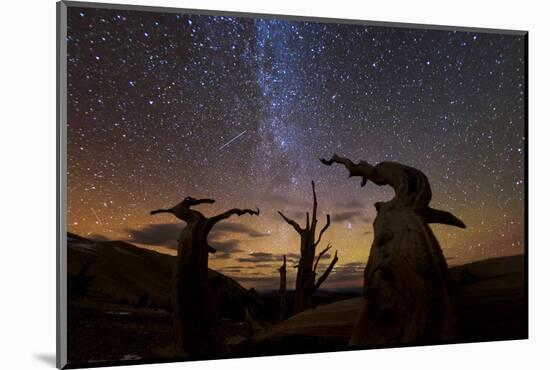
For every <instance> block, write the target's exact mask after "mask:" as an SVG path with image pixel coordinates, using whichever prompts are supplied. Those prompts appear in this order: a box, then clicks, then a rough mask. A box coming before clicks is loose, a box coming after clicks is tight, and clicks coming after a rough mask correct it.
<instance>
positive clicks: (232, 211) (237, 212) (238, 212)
mask: <svg viewBox="0 0 550 370" xmlns="http://www.w3.org/2000/svg"><path fill="white" fill-rule="evenodd" d="M244 214H249V215H259V214H260V210H259V209H258V208H256V210H255V211H254V210H252V209H248V208H245V209H238V208H233V209H230V210H228V211H225V212H224V213H220V214H219V215H217V216H214V217H211V218H210V219H209V223H210V226H214V225H215V224H216V223H218V222H220V221H221V220H225V219H226V218H229V217H231V216H232V215H237V216H242V215H244Z"/></svg>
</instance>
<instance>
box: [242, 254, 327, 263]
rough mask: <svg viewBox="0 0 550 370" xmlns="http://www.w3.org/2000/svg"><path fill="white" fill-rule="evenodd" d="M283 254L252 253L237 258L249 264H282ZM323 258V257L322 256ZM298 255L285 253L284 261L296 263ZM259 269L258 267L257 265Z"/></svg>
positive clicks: (298, 258)
mask: <svg viewBox="0 0 550 370" xmlns="http://www.w3.org/2000/svg"><path fill="white" fill-rule="evenodd" d="M283 255H284V254H282V253H281V254H275V253H268V252H253V253H249V254H247V255H246V257H240V258H237V261H239V262H244V263H246V262H250V263H256V264H258V263H262V262H282V261H283ZM323 258H324V256H323ZM299 260H300V255H299V254H297V253H286V261H287V263H289V264H294V263H298V261H299ZM257 266H258V267H259V265H257Z"/></svg>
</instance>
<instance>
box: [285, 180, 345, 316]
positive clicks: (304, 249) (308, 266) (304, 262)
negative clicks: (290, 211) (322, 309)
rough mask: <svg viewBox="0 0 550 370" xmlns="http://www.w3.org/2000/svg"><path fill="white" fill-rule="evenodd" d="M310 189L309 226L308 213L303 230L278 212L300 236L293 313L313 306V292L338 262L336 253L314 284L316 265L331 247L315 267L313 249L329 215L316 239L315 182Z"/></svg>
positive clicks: (322, 232) (328, 220) (325, 228)
mask: <svg viewBox="0 0 550 370" xmlns="http://www.w3.org/2000/svg"><path fill="white" fill-rule="evenodd" d="M311 187H312V189H313V210H312V215H311V224H310V220H309V212H306V226H305V227H304V228H302V227H300V225H299V224H298V223H297V222H296V221H294V220H291V219H289V218H288V217H286V216H285V215H284V214H283V213H282V212H280V211H279V214H280V215H281V217H282V218H283V219H284V220H285V221H286V222H287V223H288V224H290V225H291V226H292V227H294V230H296V232H297V233H298V234H300V262H299V263H298V273H297V275H296V291H295V295H294V313H298V312H301V311H304V310H306V309H308V308H311V307H312V306H313V293H314V292H315V290H317V289H319V287H320V286H321V284H322V283H323V281H325V280H326V278H327V277H328V275H329V274H330V271H331V270H332V268H333V267H334V265H335V264H336V262H337V261H338V256H337V255H338V251H337V252H336V253H335V254H334V258H333V260H332V262H331V264H330V265H329V267H328V268H327V270H326V271H325V272H324V273H323V275H322V276H321V278H319V280H318V281H317V283H315V276H316V271H315V269H316V268H317V264H318V263H319V260H320V259H321V257H322V255H323V254H324V253H326V252H327V251H328V250H329V249H330V248H331V247H330V246H328V247H327V248H326V249H325V250H324V251H323V252H321V254H319V257H318V258H317V263H315V266H314V265H313V262H314V260H315V249H316V248H317V245H318V244H319V242H320V241H321V237H322V236H323V234H324V232H325V231H326V230H327V229H328V227H329V226H330V215H329V214H327V222H326V224H325V226H324V227H323V228H322V229H321V232H320V233H319V236H318V237H317V238H316V237H315V233H316V228H317V194H316V193H315V182H313V181H312V182H311Z"/></svg>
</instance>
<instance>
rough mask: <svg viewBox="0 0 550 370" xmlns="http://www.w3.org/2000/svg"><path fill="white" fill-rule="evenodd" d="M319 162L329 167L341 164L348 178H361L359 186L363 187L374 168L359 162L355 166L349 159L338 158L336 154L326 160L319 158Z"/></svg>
mask: <svg viewBox="0 0 550 370" xmlns="http://www.w3.org/2000/svg"><path fill="white" fill-rule="evenodd" d="M319 160H320V161H321V163H323V164H325V165H327V166H331V165H332V164H333V163H340V164H343V165H344V166H346V168H347V169H348V171H349V177H352V176H360V177H362V178H363V180H362V181H361V186H365V184H366V183H367V179H368V178H370V177H371V176H372V174H373V171H374V167H373V166H371V165H370V164H368V163H367V162H364V161H361V162H359V164H355V163H353V162H352V161H351V160H350V159H348V158H345V157H340V156H338V155H336V154H333V155H332V158H331V159H328V160H327V159H323V158H319ZM371 180H372V179H371Z"/></svg>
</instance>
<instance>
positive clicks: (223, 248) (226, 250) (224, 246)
mask: <svg viewBox="0 0 550 370" xmlns="http://www.w3.org/2000/svg"><path fill="white" fill-rule="evenodd" d="M210 245H211V246H212V247H213V248H214V249H216V253H214V254H213V255H211V256H213V258H215V259H227V258H229V257H231V255H232V254H233V253H237V252H242V250H241V249H240V248H239V245H240V242H239V241H238V240H236V239H228V240H216V241H211V242H210Z"/></svg>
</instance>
